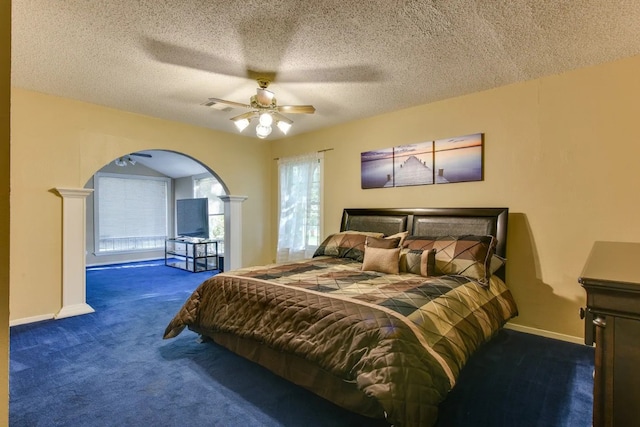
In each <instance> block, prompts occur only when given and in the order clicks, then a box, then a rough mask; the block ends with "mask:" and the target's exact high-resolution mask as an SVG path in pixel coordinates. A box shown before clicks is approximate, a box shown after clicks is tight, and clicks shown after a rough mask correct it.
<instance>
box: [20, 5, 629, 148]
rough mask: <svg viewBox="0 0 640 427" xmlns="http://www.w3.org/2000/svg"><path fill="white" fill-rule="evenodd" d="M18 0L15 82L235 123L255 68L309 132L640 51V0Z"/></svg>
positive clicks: (223, 126) (201, 121) (297, 126)
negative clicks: (295, 107)
mask: <svg viewBox="0 0 640 427" xmlns="http://www.w3.org/2000/svg"><path fill="white" fill-rule="evenodd" d="M12 3H13V28H12V31H13V36H12V37H13V38H12V46H13V47H12V83H13V85H14V86H17V87H21V88H26V89H31V90H35V91H40V92H45V93H50V94H54V95H59V96H63V97H68V98H74V99H78V100H82V101H87V102H91V103H96V104H100V105H105V106H109V107H113V108H117V109H120V110H126V111H131V112H136V113H141V114H145V115H150V116H155V117H160V118H165V119H170V120H176V121H181V122H185V123H190V124H193V125H198V126H204V127H209V128H213V129H219V130H222V131H225V132H233V133H235V132H236V131H235V127H234V126H233V124H232V122H231V121H230V120H229V118H230V117H232V116H234V115H237V114H240V113H242V112H245V110H242V109H235V110H233V111H231V112H224V111H216V110H214V109H211V108H207V107H204V106H202V105H201V104H202V103H203V102H204V101H206V100H207V98H208V97H217V98H223V99H228V100H231V101H236V102H242V103H248V100H249V97H250V96H251V95H253V94H254V93H255V88H256V86H257V85H256V83H255V81H254V80H252V78H253V76H255V74H256V73H255V72H267V74H270V75H274V74H275V81H274V83H273V84H272V85H271V86H270V89H271V90H272V91H273V92H275V95H276V97H277V99H278V103H279V104H281V105H282V104H313V105H314V106H315V107H316V110H317V111H316V113H315V114H314V115H289V117H290V118H291V119H292V120H294V124H293V129H292V131H291V132H290V134H298V133H302V132H307V131H311V130H315V129H319V128H322V127H327V126H331V125H335V124H338V123H342V122H347V121H351V120H354V119H358V118H364V117H370V116H374V115H377V114H380V113H383V112H388V111H393V110H398V109H402V108H405V107H409V106H414V105H419V104H425V103H429V102H433V101H436V100H440V99H444V98H449V97H453V96H458V95H462V94H466V93H471V92H476V91H480V90H484V89H489V88H493V87H497V86H502V85H506V84H509V83H513V82H517V81H523V80H530V79H535V78H538V77H541V76H545V75H550V74H557V73H560V72H564V71H568V70H572V69H576V68H581V67H586V66H590V65H595V64H598V63H602V62H607V61H612V60H616V59H620V58H624V57H629V56H633V55H637V54H639V53H640V1H638V0H628V1H623V0H609V1H607V0H565V1H562V0H557V1H552V0H484V1H482V0H477V1H472V0H451V1H445V0H442V1H433V0H431V1H429V0H341V1H322V0H315V1H307V0H299V1H294V0H271V1H261V0H245V1H241V2H239V1H212V0H200V1H198V0H136V1H134V0H108V1H98V0H56V1H52V0H13V2H12ZM244 134H246V135H249V136H251V135H255V133H254V131H253V128H249V129H247V130H245V131H244ZM280 136H281V134H280V133H279V132H278V131H277V130H274V132H273V134H272V137H280Z"/></svg>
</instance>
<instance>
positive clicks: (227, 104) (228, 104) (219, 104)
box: [202, 98, 251, 111]
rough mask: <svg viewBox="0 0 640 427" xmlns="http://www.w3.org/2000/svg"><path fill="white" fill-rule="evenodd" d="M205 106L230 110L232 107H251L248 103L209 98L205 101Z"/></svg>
mask: <svg viewBox="0 0 640 427" xmlns="http://www.w3.org/2000/svg"><path fill="white" fill-rule="evenodd" d="M202 105H204V106H205V107H211V108H214V109H216V110H221V111H229V110H230V109H231V108H251V106H250V105H248V104H243V103H241V102H234V101H227V100H225V99H218V98H209V100H208V101H207V102H205V103H203V104H202Z"/></svg>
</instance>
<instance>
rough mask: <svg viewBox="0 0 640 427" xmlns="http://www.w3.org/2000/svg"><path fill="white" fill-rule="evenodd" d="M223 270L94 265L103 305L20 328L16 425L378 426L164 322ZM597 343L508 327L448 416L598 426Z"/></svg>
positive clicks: (13, 409)
mask: <svg viewBox="0 0 640 427" xmlns="http://www.w3.org/2000/svg"><path fill="white" fill-rule="evenodd" d="M210 275H211V273H195V274H194V273H189V272H185V271H182V270H178V269H175V268H171V267H165V266H164V264H163V262H146V263H136V264H127V265H118V266H109V267H101V268H93V269H88V270H87V302H88V303H89V304H90V305H91V306H92V307H94V308H95V309H96V313H92V314H88V315H83V316H78V317H73V318H68V319H61V320H56V321H53V320H52V321H45V322H39V323H33V324H29V325H21V326H15V327H12V328H11V342H10V345H11V349H10V353H11V354H10V369H9V379H10V407H9V412H10V418H9V420H10V425H11V426H12V427H22V426H25V427H26V426H29V427H31V426H47V427H49V426H187V425H188V426H224V427H227V426H228V427H234V426H243V427H246V426H308V427H311V426H318V427H320V426H336V427H342V426H344V427H347V426H363V427H365V426H367V427H370V426H371V427H376V426H383V425H385V423H384V422H382V423H381V422H374V421H372V420H369V419H365V418H362V417H359V416H357V415H355V414H352V413H349V412H347V411H345V410H342V409H341V408H338V407H336V406H334V405H332V404H331V403H328V402H326V401H325V400H323V399H321V398H319V397H317V396H315V395H313V394H312V393H310V392H307V391H306V390H304V389H301V388H299V387H297V386H295V385H293V384H291V383H288V382H287V381H284V380H282V379H280V378H278V377H276V376H275V375H273V374H271V373H270V372H269V371H267V370H265V369H263V368H261V367H259V366H257V365H255V364H253V363H251V362H248V361H246V360H244V359H242V358H240V357H238V356H236V355H234V354H231V353H230V352H228V351H227V350H225V349H223V348H221V347H219V346H217V345H215V344H210V343H206V344H202V343H199V342H198V340H197V338H198V337H197V336H196V335H195V334H194V333H192V332H189V331H185V332H183V333H182V334H181V335H180V336H179V337H177V338H175V339H172V340H162V333H163V332H164V328H165V326H166V325H167V323H168V322H169V320H170V319H171V318H172V317H173V315H174V314H175V313H176V312H177V311H178V309H179V308H180V306H181V305H182V303H183V302H184V301H185V300H186V298H187V297H188V296H189V294H190V293H191V292H192V291H193V290H194V289H195V288H196V287H197V285H198V284H200V283H201V282H202V281H203V280H204V279H206V278H207V277H209V276H210ZM592 372H593V349H592V348H589V347H585V346H580V345H574V344H569V343H565V342H560V341H555V340H550V339H546V338H541V337H537V336H533V335H528V334H523V333H518V332H514V331H509V330H505V331H502V332H501V333H500V334H498V336H497V337H496V338H495V339H494V340H493V341H491V342H490V343H488V344H487V345H486V346H484V347H483V348H482V349H481V350H480V351H479V352H478V353H477V354H475V355H474V357H472V358H471V360H470V361H469V363H468V364H467V366H466V367H465V369H464V370H463V371H462V373H461V376H460V379H459V381H458V384H457V386H456V387H455V388H454V390H452V392H451V394H450V395H449V397H448V398H447V400H446V401H445V402H444V403H443V404H442V407H441V418H440V420H439V423H438V427H458V426H459V427H462V426H464V427H483V426H487V427H488V426H491V427H500V426H508V427H511V426H518V427H527V426H532V427H533V426H536V427H542V426H545V427H547V426H559V427H561V426H571V427H580V426H585V427H586V426H590V425H591V404H592V392H591V390H592V386H593V380H592Z"/></svg>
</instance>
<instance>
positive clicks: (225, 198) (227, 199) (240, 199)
mask: <svg viewBox="0 0 640 427" xmlns="http://www.w3.org/2000/svg"><path fill="white" fill-rule="evenodd" d="M218 199H220V200H222V201H223V202H244V201H245V200H247V199H248V197H247V196H230V195H225V196H218Z"/></svg>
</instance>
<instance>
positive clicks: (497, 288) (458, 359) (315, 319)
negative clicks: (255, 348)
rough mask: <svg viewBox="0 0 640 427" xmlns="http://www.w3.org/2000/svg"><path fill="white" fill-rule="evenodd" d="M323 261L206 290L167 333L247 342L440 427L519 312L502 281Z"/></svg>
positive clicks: (224, 280) (396, 419) (403, 415)
mask: <svg viewBox="0 0 640 427" xmlns="http://www.w3.org/2000/svg"><path fill="white" fill-rule="evenodd" d="M361 266H362V264H361V263H359V262H356V261H352V260H350V259H345V258H332V257H317V258H313V259H310V260H304V261H300V262H295V263H287V264H280V265H278V264H274V265H270V266H261V267H250V268H244V269H240V270H234V271H231V272H228V273H222V274H218V275H216V276H214V277H212V278H210V279H208V280H206V281H205V282H204V283H202V284H201V285H200V286H199V287H198V288H197V289H196V290H195V291H194V292H193V294H192V295H191V297H190V298H189V299H188V300H187V301H186V302H185V304H184V305H183V307H182V308H181V309H180V311H179V312H178V313H177V315H176V316H175V317H174V318H173V320H171V322H170V323H169V325H168V326H167V328H166V331H165V334H164V338H172V337H175V336H177V335H178V334H179V333H180V332H182V330H183V329H184V328H185V327H189V329H192V330H194V331H196V332H199V333H204V334H206V331H220V332H226V333H233V334H239V335H240V336H242V337H244V338H251V339H254V340H256V341H258V342H261V343H265V344H267V345H268V346H270V347H271V348H273V349H276V350H277V351H282V352H290V353H294V354H295V355H297V356H300V357H303V358H305V359H306V360H308V361H312V362H313V363H315V364H317V365H319V366H320V367H321V368H322V369H324V370H326V371H328V372H330V373H332V374H333V375H336V376H338V377H340V378H343V379H344V380H345V381H350V382H354V383H355V384H356V385H357V387H358V388H359V389H360V390H362V391H363V392H364V393H365V394H366V395H367V396H372V397H374V398H375V399H377V401H378V402H379V403H380V404H381V406H382V407H383V408H384V411H385V414H386V416H387V420H388V421H389V422H390V423H392V424H394V425H396V426H430V425H433V424H434V423H435V421H436V419H437V407H438V404H439V403H440V402H441V401H442V400H444V398H445V397H446V395H447V392H448V391H449V390H450V389H451V388H452V387H453V386H454V384H455V381H456V378H457V376H458V373H459V372H460V369H461V368H462V367H463V366H464V364H465V362H466V361H467V359H468V357H469V356H470V355H471V354H472V353H473V352H474V351H475V350H476V349H477V348H478V347H479V346H480V345H481V344H482V343H484V342H486V341H487V340H488V339H489V338H491V337H492V336H493V334H494V333H495V332H496V331H497V330H498V329H499V328H501V327H502V326H503V325H504V323H505V322H506V321H507V320H509V319H510V318H511V317H513V316H515V315H516V314H517V311H516V310H517V309H516V305H515V302H514V300H513V298H512V296H511V293H510V291H509V290H508V289H507V288H506V286H505V285H504V283H503V282H502V281H501V280H500V279H499V278H497V277H495V276H494V277H492V278H491V281H490V286H489V287H487V288H485V287H482V286H479V285H478V284H477V283H475V282H473V281H472V280H471V279H468V278H466V277H462V276H438V277H429V278H426V277H422V276H419V275H415V274H408V273H405V274H398V275H389V274H382V273H377V272H370V271H362V270H361Z"/></svg>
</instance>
